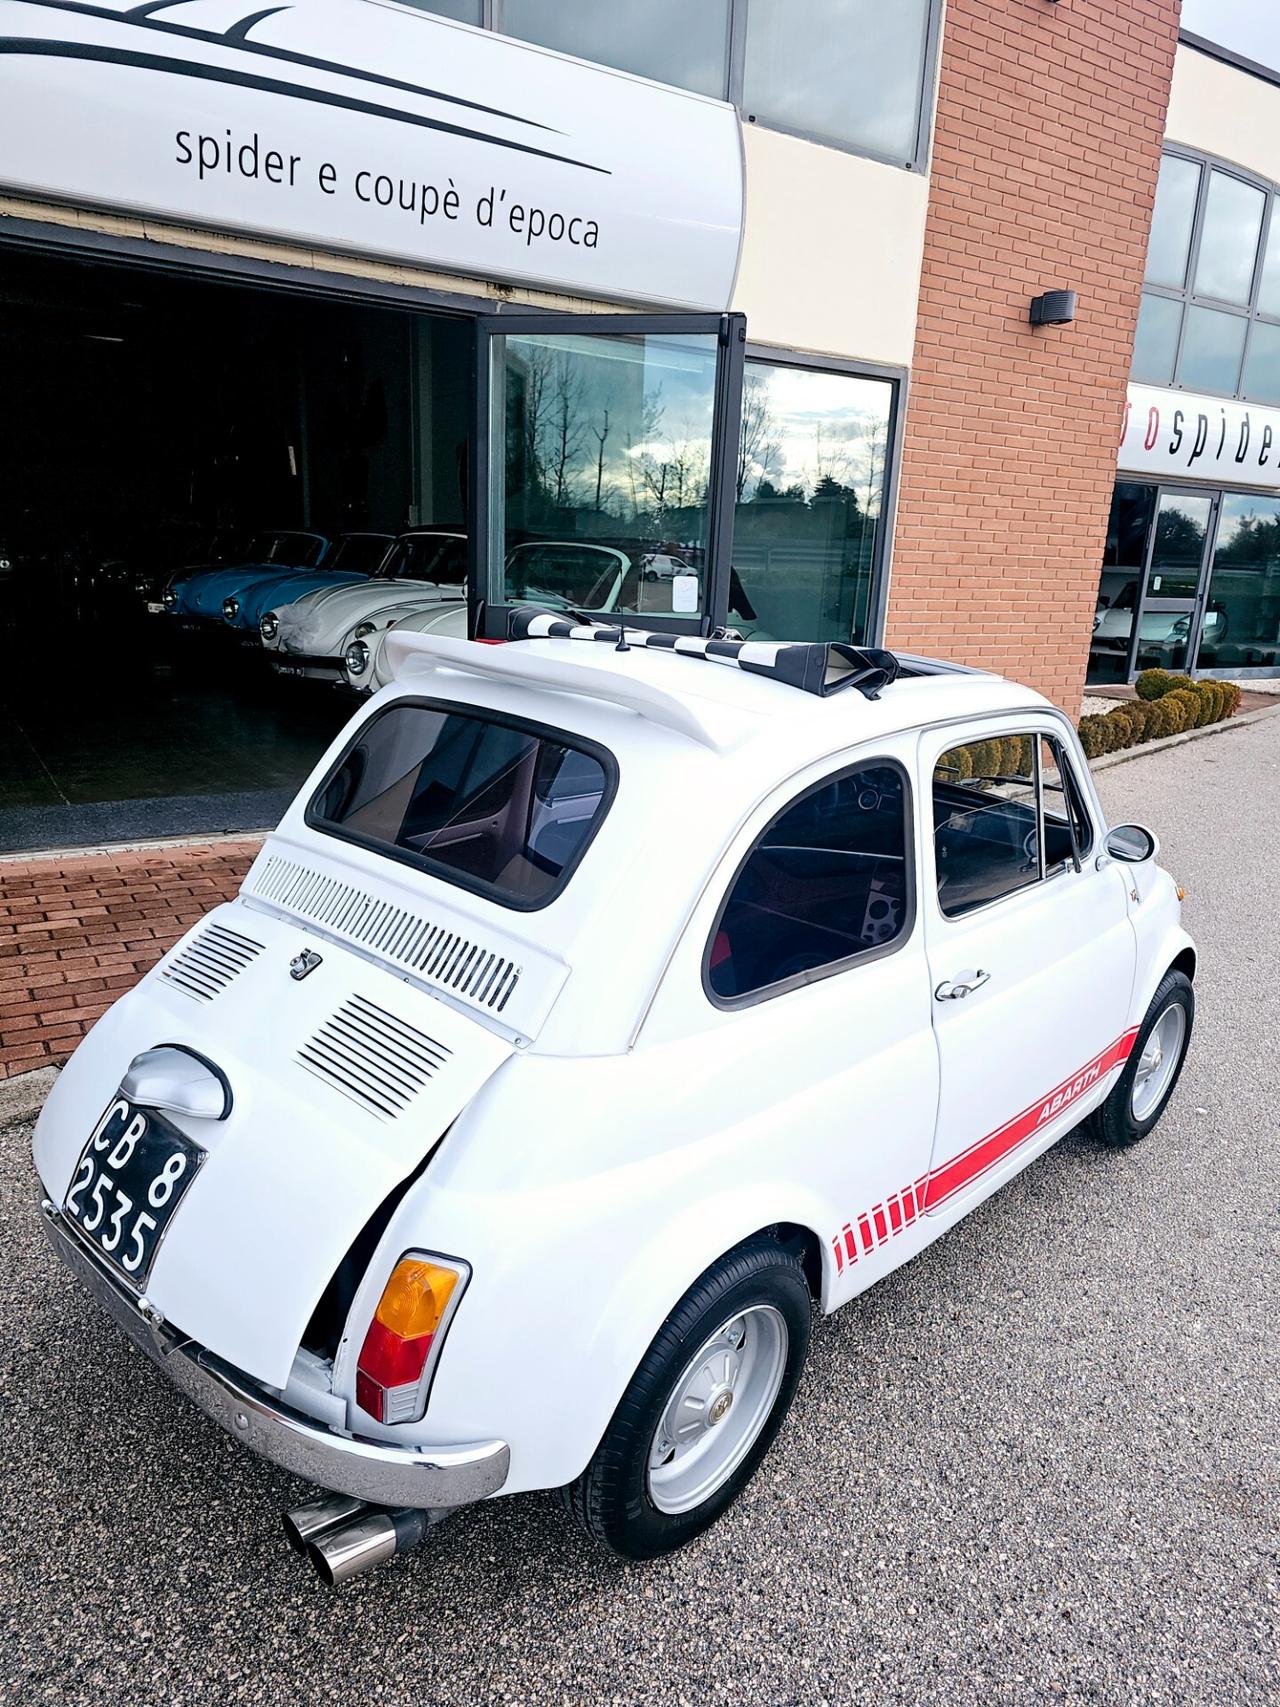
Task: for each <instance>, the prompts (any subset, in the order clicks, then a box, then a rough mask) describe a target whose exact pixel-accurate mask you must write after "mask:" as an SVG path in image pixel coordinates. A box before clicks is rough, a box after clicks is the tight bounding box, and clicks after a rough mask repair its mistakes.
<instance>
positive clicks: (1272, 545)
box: [1197, 492, 1280, 670]
mask: <svg viewBox="0 0 1280 1707" xmlns="http://www.w3.org/2000/svg"><path fill="white" fill-rule="evenodd" d="M1197 662H1198V663H1199V665H1200V667H1201V668H1202V669H1205V670H1225V669H1245V670H1247V669H1263V668H1274V667H1275V666H1276V665H1277V664H1280V499H1276V498H1265V497H1260V496H1257V495H1255V494H1250V493H1245V492H1228V493H1227V494H1226V496H1225V497H1224V498H1223V500H1222V514H1221V517H1220V519H1219V522H1218V540H1217V545H1216V546H1215V548H1214V553H1213V575H1212V579H1211V580H1210V582H1209V599H1208V603H1207V605H1206V607H1205V613H1204V622H1203V625H1202V628H1201V635H1200V652H1199V656H1198V659H1197Z"/></svg>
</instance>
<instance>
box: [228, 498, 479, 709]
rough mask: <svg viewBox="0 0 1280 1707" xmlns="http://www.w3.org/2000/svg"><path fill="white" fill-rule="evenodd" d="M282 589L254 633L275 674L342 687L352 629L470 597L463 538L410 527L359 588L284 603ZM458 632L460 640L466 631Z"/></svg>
mask: <svg viewBox="0 0 1280 1707" xmlns="http://www.w3.org/2000/svg"><path fill="white" fill-rule="evenodd" d="M289 590H290V589H289V586H288V585H287V584H285V585H284V586H283V587H282V588H281V589H280V596H278V597H277V602H276V604H275V605H274V606H273V607H272V608H269V609H266V610H264V611H263V613H262V615H261V617H260V619H259V623H258V632H259V637H260V639H261V641H262V644H263V646H264V647H265V648H266V649H267V651H268V652H269V653H270V654H271V663H272V667H273V668H274V669H275V670H276V671H277V673H278V674H280V675H285V676H298V677H302V678H304V679H306V680H310V681H327V682H338V681H341V680H342V661H343V653H344V651H345V649H346V647H347V646H348V644H349V643H350V641H351V640H352V638H353V637H354V636H355V634H356V631H357V630H361V632H362V634H368V633H372V632H373V631H374V630H375V629H377V628H382V627H385V626H386V624H387V623H388V622H389V621H391V620H393V618H394V616H395V613H396V612H397V611H404V610H409V609H420V608H422V607H424V606H426V605H429V604H439V603H442V602H457V601H459V600H461V601H462V605H463V610H464V614H465V608H466V597H467V536H466V534H464V533H457V532H455V531H454V530H452V529H446V528H410V529H409V530H408V531H407V532H405V533H402V534H401V535H400V536H399V537H398V538H397V539H396V541H395V543H394V544H393V545H392V547H391V549H390V550H389V551H388V552H387V554H386V556H385V557H384V559H383V561H382V563H381V564H380V565H379V568H378V571H377V573H376V574H374V575H371V576H370V577H369V578H368V580H367V581H365V582H364V583H362V584H361V585H360V586H353V585H348V586H337V587H334V586H328V585H321V586H319V587H317V588H316V589H315V590H313V591H308V592H306V593H304V594H303V595H302V596H301V597H300V598H298V599H295V600H291V601H290V602H289V603H287V604H286V603H283V602H282V595H283V594H284V593H287V592H288V591H289ZM463 632H464V633H465V624H464V629H463Z"/></svg>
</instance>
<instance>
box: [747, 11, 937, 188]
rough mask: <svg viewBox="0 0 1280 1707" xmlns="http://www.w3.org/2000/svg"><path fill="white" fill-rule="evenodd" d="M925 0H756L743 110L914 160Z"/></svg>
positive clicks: (765, 120) (926, 13) (749, 27)
mask: <svg viewBox="0 0 1280 1707" xmlns="http://www.w3.org/2000/svg"><path fill="white" fill-rule="evenodd" d="M928 23H929V0H895V3H894V4H893V5H891V6H887V5H885V4H884V0H810V3H809V4H808V5H807V6H805V7H804V9H803V13H802V14H801V13H799V12H798V11H797V8H796V6H795V0H751V4H750V6H749V7H748V8H747V46H746V67H745V71H744V77H743V92H742V105H743V110H744V111H745V112H746V113H747V114H748V115H749V116H750V117H751V118H754V119H758V120H759V121H760V123H761V124H777V125H783V126H785V127H786V128H787V129H789V130H798V131H803V132H805V133H806V134H809V135H813V136H818V137H822V138H827V139H830V140H831V141H833V142H841V143H847V144H848V145H849V146H850V147H853V148H858V149H866V150H868V151H869V152H871V153H873V154H883V155H885V156H886V157H887V158H888V159H890V160H901V161H904V162H906V161H910V160H911V159H912V158H913V157H914V155H915V149H916V130H917V126H918V122H919V116H920V98H921V82H922V78H923V75H924V50H925V41H926V36H927V32H928Z"/></svg>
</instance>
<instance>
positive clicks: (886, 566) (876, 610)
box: [709, 338, 910, 646]
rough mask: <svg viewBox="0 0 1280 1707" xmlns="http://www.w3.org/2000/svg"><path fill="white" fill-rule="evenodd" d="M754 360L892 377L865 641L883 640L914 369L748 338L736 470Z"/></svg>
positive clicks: (722, 602)
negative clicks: (748, 378)
mask: <svg viewBox="0 0 1280 1707" xmlns="http://www.w3.org/2000/svg"><path fill="white" fill-rule="evenodd" d="M748 362H763V363H766V364H767V365H768V366H770V367H790V368H800V369H802V370H804V371H806V372H810V373H831V374H844V375H847V376H848V377H849V378H850V379H879V380H887V381H888V383H889V385H890V387H891V395H890V399H889V423H888V427H887V429H886V431H885V449H884V454H885V472H884V490H883V492H882V493H881V496H880V525H879V527H878V528H877V530H876V546H875V552H874V555H873V559H872V565H871V595H870V597H869V598H868V600H867V637H866V639H865V640H864V641H862V642H861V644H862V645H864V646H879V645H881V644H882V642H883V638H884V629H885V619H886V615H887V613H888V608H889V575H890V569H891V566H892V563H893V533H894V522H895V520H896V519H897V513H898V475H899V471H900V469H901V466H902V444H903V439H904V437H905V435H906V423H907V391H908V387H909V385H910V374H909V371H908V369H906V368H904V367H895V366H893V365H891V364H889V363H885V362H863V361H856V360H854V359H852V358H849V359H846V358H844V357H841V356H817V355H812V354H810V353H808V352H807V351H803V350H784V349H780V348H779V347H778V346H777V345H776V344H758V343H754V342H752V340H751V339H750V338H748V339H747V343H746V347H745V349H744V351H743V361H742V374H741V375H740V377H739V381H738V415H737V422H736V425H735V427H734V430H733V448H732V455H731V456H730V458H729V465H728V466H729V468H730V470H735V469H736V468H737V465H738V447H739V445H740V443H741V439H742V384H743V382H744V381H745V378H746V364H747V363H748ZM727 484H728V486H729V491H728V505H727V510H728V516H727V525H728V530H729V551H730V554H732V551H733V537H734V532H735V529H736V527H737V513H736V510H737V506H736V503H735V501H734V494H733V491H732V481H731V480H729V481H728V482H727ZM709 604H710V611H711V619H712V627H713V628H723V627H724V626H725V625H726V623H727V622H728V620H729V576H728V574H727V573H726V574H724V575H723V577H722V578H721V579H720V580H719V581H717V583H716V586H715V588H714V596H713V598H712V599H711V600H710V601H709Z"/></svg>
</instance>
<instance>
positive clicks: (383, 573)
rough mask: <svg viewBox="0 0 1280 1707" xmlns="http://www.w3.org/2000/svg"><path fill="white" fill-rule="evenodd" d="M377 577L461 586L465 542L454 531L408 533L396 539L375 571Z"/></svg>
mask: <svg viewBox="0 0 1280 1707" xmlns="http://www.w3.org/2000/svg"><path fill="white" fill-rule="evenodd" d="M378 578H379V580H386V581H430V582H431V583H432V584H433V585H434V586H437V587H464V586H465V585H466V581H467V542H466V540H465V539H464V538H460V537H459V536H458V535H456V534H447V533H411V534H406V535H405V536H404V538H403V539H398V540H397V541H396V543H395V547H394V549H393V550H392V551H391V553H390V555H389V556H388V557H387V560H386V562H385V563H384V564H383V565H382V567H381V569H380V570H379V571H378Z"/></svg>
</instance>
